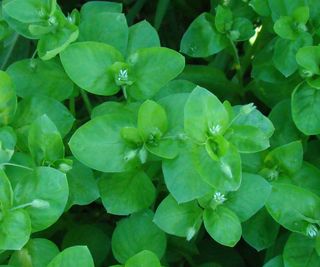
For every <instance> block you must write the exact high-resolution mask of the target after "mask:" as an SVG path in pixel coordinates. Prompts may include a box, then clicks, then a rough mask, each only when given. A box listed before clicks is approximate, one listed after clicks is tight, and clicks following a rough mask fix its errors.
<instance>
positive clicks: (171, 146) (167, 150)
mask: <svg viewBox="0 0 320 267" xmlns="http://www.w3.org/2000/svg"><path fill="white" fill-rule="evenodd" d="M145 146H146V148H147V150H148V151H149V152H150V153H152V154H154V155H156V156H158V157H161V158H165V159H173V158H175V157H176V156H177V155H178V153H179V147H178V146H179V145H178V141H177V140H175V139H174V138H172V137H170V136H164V137H163V138H162V139H160V140H159V142H156V143H147V144H146V145H145Z"/></svg>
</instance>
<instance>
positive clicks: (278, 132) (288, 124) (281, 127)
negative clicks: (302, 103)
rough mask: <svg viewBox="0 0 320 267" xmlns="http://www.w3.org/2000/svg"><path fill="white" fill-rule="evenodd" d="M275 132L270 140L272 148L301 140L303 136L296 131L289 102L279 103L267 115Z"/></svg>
mask: <svg viewBox="0 0 320 267" xmlns="http://www.w3.org/2000/svg"><path fill="white" fill-rule="evenodd" d="M269 119H270V120H271V121H272V123H273V125H274V128H275V131H274V134H273V136H272V137H271V139H270V143H271V146H272V147H277V146H281V145H285V144H288V143H290V142H293V141H297V140H300V139H302V138H303V134H302V133H301V132H300V131H299V130H298V129H297V127H296V125H295V124H294V122H293V119H292V116H291V103H290V100H284V101H281V102H279V103H278V104H277V105H276V106H274V107H273V109H272V110H271V112H270V114H269Z"/></svg>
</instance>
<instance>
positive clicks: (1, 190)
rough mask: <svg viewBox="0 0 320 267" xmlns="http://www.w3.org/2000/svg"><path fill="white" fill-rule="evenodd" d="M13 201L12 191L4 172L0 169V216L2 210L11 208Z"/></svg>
mask: <svg viewBox="0 0 320 267" xmlns="http://www.w3.org/2000/svg"><path fill="white" fill-rule="evenodd" d="M12 202H13V192H12V187H11V184H10V180H9V179H8V177H7V175H6V173H5V172H4V171H3V170H2V169H0V208H1V209H0V218H1V217H2V216H3V211H5V210H7V209H9V208H11V206H12Z"/></svg>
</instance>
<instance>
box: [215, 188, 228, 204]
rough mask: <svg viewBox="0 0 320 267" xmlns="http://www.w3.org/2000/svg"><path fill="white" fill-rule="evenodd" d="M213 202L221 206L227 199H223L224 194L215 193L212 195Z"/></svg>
mask: <svg viewBox="0 0 320 267" xmlns="http://www.w3.org/2000/svg"><path fill="white" fill-rule="evenodd" d="M213 200H214V201H215V202H216V203H218V204H222V203H223V202H225V201H226V200H227V199H226V197H225V195H224V194H222V193H221V192H219V191H218V192H215V193H214V195H213Z"/></svg>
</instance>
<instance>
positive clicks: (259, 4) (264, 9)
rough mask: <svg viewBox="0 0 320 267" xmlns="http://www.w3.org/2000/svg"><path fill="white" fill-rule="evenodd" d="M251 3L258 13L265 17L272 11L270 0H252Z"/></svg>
mask: <svg viewBox="0 0 320 267" xmlns="http://www.w3.org/2000/svg"><path fill="white" fill-rule="evenodd" d="M249 5H250V6H251V7H252V8H253V9H254V11H255V12H257V13H258V15H260V16H263V17H267V16H270V13H271V11H270V7H269V4H268V0H251V1H250V3H249Z"/></svg>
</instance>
